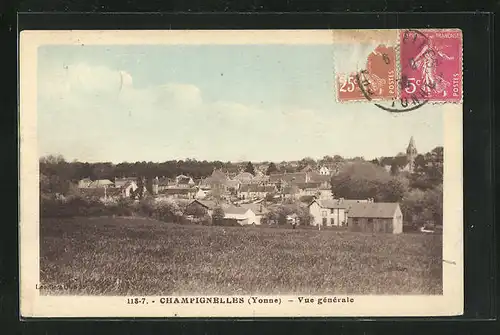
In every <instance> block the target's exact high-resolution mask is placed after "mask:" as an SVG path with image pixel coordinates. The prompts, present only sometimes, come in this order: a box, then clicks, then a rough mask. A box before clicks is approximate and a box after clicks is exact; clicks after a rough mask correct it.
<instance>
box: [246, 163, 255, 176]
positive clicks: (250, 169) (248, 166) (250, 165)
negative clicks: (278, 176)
mask: <svg viewBox="0 0 500 335" xmlns="http://www.w3.org/2000/svg"><path fill="white" fill-rule="evenodd" d="M245 172H248V173H251V174H252V175H253V176H255V169H254V167H253V164H252V162H248V164H247V166H246V167H245Z"/></svg>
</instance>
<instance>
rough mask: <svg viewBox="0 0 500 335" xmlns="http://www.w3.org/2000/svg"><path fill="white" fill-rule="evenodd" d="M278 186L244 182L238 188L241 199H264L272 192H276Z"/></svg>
mask: <svg viewBox="0 0 500 335" xmlns="http://www.w3.org/2000/svg"><path fill="white" fill-rule="evenodd" d="M276 192H277V189H276V186H274V185H273V186H270V185H269V186H263V185H258V184H244V185H241V186H240V188H239V189H238V198H240V199H243V200H244V199H263V198H265V197H266V196H267V195H268V194H270V193H276Z"/></svg>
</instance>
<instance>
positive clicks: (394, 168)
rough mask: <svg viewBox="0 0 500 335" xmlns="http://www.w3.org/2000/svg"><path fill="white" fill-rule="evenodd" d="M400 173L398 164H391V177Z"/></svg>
mask: <svg viewBox="0 0 500 335" xmlns="http://www.w3.org/2000/svg"><path fill="white" fill-rule="evenodd" d="M398 173H399V166H398V165H397V164H396V162H392V164H391V175H393V176H395V175H397V174H398Z"/></svg>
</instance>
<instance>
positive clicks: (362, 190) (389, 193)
mask: <svg viewBox="0 0 500 335" xmlns="http://www.w3.org/2000/svg"><path fill="white" fill-rule="evenodd" d="M331 184H332V193H333V194H335V196H337V197H343V198H347V199H367V198H374V199H375V201H379V202H381V201H400V200H401V198H402V197H403V195H404V193H405V192H406V191H407V189H408V181H407V180H406V179H405V178H403V177H398V176H391V175H390V174H389V173H388V172H387V171H386V170H385V169H384V168H382V167H380V166H377V165H374V164H372V163H369V162H356V163H353V164H349V165H347V166H345V167H344V168H343V169H342V170H341V171H340V172H339V174H337V175H335V176H333V177H332V181H331Z"/></svg>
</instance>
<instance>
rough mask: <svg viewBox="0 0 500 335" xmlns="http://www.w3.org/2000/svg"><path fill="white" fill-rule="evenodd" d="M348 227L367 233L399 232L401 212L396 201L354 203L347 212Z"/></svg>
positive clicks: (401, 220)
mask: <svg viewBox="0 0 500 335" xmlns="http://www.w3.org/2000/svg"><path fill="white" fill-rule="evenodd" d="M348 228H349V230H352V231H362V232H369V233H390V234H401V233H402V232H403V213H402V212H401V208H400V206H399V204H398V203H396V202H390V203H388V202H386V203H382V202H379V203H376V202H370V203H358V204H354V205H353V206H352V207H351V208H350V209H349V212H348Z"/></svg>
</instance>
